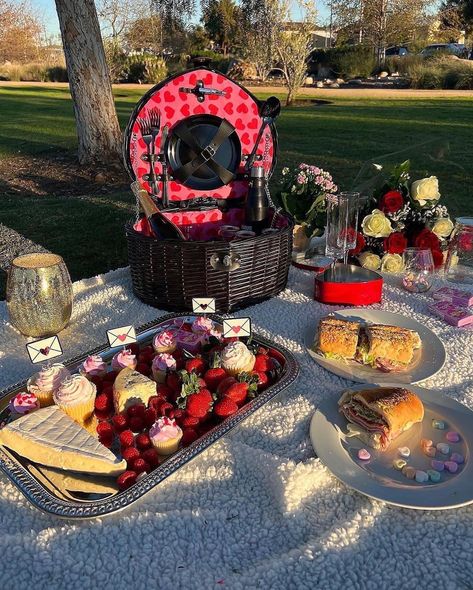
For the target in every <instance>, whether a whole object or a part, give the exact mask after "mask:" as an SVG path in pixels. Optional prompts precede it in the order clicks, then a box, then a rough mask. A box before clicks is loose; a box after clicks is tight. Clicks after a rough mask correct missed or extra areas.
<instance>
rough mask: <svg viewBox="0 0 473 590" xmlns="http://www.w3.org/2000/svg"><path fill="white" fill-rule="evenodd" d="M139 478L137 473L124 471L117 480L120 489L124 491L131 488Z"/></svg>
mask: <svg viewBox="0 0 473 590" xmlns="http://www.w3.org/2000/svg"><path fill="white" fill-rule="evenodd" d="M137 476H138V474H137V473H136V471H124V472H123V473H122V474H120V475H119V476H118V478H117V484H118V489H119V490H120V491H123V490H127V489H128V488H130V487H131V486H132V485H133V484H134V483H135V482H136V478H137Z"/></svg>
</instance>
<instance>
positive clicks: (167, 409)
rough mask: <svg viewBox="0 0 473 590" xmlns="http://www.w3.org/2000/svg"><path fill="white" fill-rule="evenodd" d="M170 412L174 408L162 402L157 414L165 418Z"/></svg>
mask: <svg viewBox="0 0 473 590" xmlns="http://www.w3.org/2000/svg"><path fill="white" fill-rule="evenodd" d="M172 410H174V406H173V405H172V404H170V403H169V402H164V403H162V404H161V405H160V406H159V412H158V414H159V415H160V416H167V415H168V414H169V412H171V411H172Z"/></svg>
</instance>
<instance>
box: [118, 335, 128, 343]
mask: <svg viewBox="0 0 473 590" xmlns="http://www.w3.org/2000/svg"><path fill="white" fill-rule="evenodd" d="M117 338H118V340H120V342H123V341H124V340H126V334H119V335H118V336H117Z"/></svg>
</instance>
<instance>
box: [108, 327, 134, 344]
mask: <svg viewBox="0 0 473 590" xmlns="http://www.w3.org/2000/svg"><path fill="white" fill-rule="evenodd" d="M107 338H108V341H109V343H110V348H114V347H115V346H125V344H131V343H132V342H136V332H135V328H134V327H133V326H122V327H121V328H114V329H113V330H107Z"/></svg>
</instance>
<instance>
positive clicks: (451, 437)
mask: <svg viewBox="0 0 473 590" xmlns="http://www.w3.org/2000/svg"><path fill="white" fill-rule="evenodd" d="M445 438H446V439H447V440H448V442H451V443H456V442H458V441H459V440H460V435H459V434H458V432H455V431H454V430H451V431H450V432H447V434H446V435H445Z"/></svg>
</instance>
